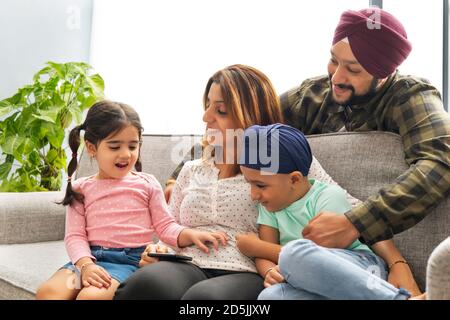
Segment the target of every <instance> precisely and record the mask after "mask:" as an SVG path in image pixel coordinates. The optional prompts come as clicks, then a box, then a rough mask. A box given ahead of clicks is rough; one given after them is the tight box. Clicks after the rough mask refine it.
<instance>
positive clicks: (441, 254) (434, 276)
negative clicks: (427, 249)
mask: <svg viewBox="0 0 450 320" xmlns="http://www.w3.org/2000/svg"><path fill="white" fill-rule="evenodd" d="M449 268H450V237H449V238H447V239H446V240H444V241H442V243H440V244H439V245H438V246H437V247H436V248H435V249H434V250H433V252H432V253H431V255H430V259H429V260H428V265H427V298H428V299H430V300H449V299H450V273H449Z"/></svg>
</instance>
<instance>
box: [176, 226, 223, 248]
mask: <svg viewBox="0 0 450 320" xmlns="http://www.w3.org/2000/svg"><path fill="white" fill-rule="evenodd" d="M227 241H228V236H227V235H226V234H225V232H221V231H218V232H209V231H203V230H195V229H189V228H186V229H183V230H182V231H181V233H180V235H179V236H178V245H179V246H180V247H184V246H187V245H190V244H195V245H196V246H197V247H199V249H200V250H202V251H203V252H205V253H209V249H208V247H207V245H208V244H210V243H211V244H212V245H213V247H214V249H216V250H219V242H220V243H221V244H222V245H223V246H226V245H227Z"/></svg>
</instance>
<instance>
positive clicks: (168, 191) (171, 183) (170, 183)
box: [164, 180, 175, 203]
mask: <svg viewBox="0 0 450 320" xmlns="http://www.w3.org/2000/svg"><path fill="white" fill-rule="evenodd" d="M174 185H175V180H169V181H167V184H166V188H165V189H164V198H166V202H167V203H169V200H170V196H171V195H172V189H173V186H174Z"/></svg>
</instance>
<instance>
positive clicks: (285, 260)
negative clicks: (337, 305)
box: [258, 239, 410, 300]
mask: <svg viewBox="0 0 450 320" xmlns="http://www.w3.org/2000/svg"><path fill="white" fill-rule="evenodd" d="M279 267H280V271H281V274H282V275H283V277H284V279H285V281H286V282H283V283H278V284H276V285H272V286H270V287H268V288H266V289H264V290H263V291H262V292H261V294H260V295H259V297H258V299H259V300H279V299H282V300H324V299H337V300H405V299H407V298H408V297H410V294H409V292H408V291H406V290H405V289H402V288H400V289H397V288H396V287H394V286H393V285H391V284H390V283H389V282H387V281H386V279H387V271H386V264H385V262H384V261H383V260H382V259H381V258H380V257H378V256H377V255H375V254H374V253H372V252H369V251H365V250H347V249H329V248H325V247H321V246H318V245H316V244H315V243H314V242H312V241H310V240H306V239H299V240H294V241H291V242H289V243H288V244H287V245H285V246H284V247H283V249H282V250H281V253H280V258H279Z"/></svg>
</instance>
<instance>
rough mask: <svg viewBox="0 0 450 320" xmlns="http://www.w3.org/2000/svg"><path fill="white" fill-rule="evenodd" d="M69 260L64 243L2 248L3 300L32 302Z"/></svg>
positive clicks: (0, 281)
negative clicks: (37, 293) (48, 280)
mask: <svg viewBox="0 0 450 320" xmlns="http://www.w3.org/2000/svg"><path fill="white" fill-rule="evenodd" d="M68 261H69V258H68V256H67V253H66V249H65V247H64V242H63V241H49V242H39V243H29V244H11V245H0V299H11V298H13V299H33V298H34V295H35V293H36V290H37V288H38V286H39V285H40V284H42V283H43V282H44V281H46V280H47V279H49V278H50V276H51V275H52V274H53V273H55V272H56V271H57V270H58V269H59V268H61V267H62V266H63V265H64V264H65V263H67V262H68Z"/></svg>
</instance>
